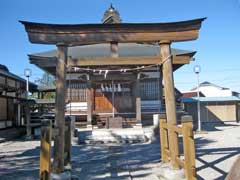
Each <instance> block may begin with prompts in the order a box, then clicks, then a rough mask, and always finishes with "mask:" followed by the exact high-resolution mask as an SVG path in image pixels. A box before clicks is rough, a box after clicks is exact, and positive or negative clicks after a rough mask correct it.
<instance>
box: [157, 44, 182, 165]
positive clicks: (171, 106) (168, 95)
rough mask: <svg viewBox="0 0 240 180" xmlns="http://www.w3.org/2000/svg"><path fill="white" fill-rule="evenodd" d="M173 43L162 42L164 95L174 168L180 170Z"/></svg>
mask: <svg viewBox="0 0 240 180" xmlns="http://www.w3.org/2000/svg"><path fill="white" fill-rule="evenodd" d="M170 44H171V42H170V41H160V54H161V56H162V60H163V65H162V74H163V81H164V93H165V104H166V117H167V124H168V125H169V126H170V129H169V134H168V139H169V149H170V154H171V160H172V162H171V163H172V166H173V167H174V168H179V166H178V164H177V162H176V157H177V156H178V155H179V148H178V136H177V134H176V133H174V131H173V130H172V129H173V128H172V127H173V126H174V125H176V124H177V114H176V101H175V93H174V80H173V70H172V56H171V47H170Z"/></svg>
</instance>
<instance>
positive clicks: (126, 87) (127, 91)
mask: <svg viewBox="0 0 240 180" xmlns="http://www.w3.org/2000/svg"><path fill="white" fill-rule="evenodd" d="M119 84H120V86H121V89H119ZM101 86H102V85H101V84H97V85H96V87H95V91H94V96H95V102H94V109H95V111H96V112H109V113H111V112H112V111H113V106H114V112H115V113H128V112H134V104H133V102H134V101H133V97H132V88H131V85H130V83H116V82H115V83H114V86H115V87H116V88H115V90H114V95H113V94H112V93H113V92H112V90H113V88H111V90H110V89H108V90H107V91H102V88H101ZM103 86H104V87H105V88H106V87H110V83H109V84H107V83H105V84H104V85H103ZM117 87H118V89H117ZM105 90H106V89H105ZM113 99H114V100H113ZM113 101H114V102H113ZM113 104H114V105H113Z"/></svg>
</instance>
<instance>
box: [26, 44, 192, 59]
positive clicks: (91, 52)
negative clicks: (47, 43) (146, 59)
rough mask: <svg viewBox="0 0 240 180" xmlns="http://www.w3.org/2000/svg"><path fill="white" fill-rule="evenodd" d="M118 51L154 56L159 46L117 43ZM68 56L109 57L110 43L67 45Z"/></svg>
mask: <svg viewBox="0 0 240 180" xmlns="http://www.w3.org/2000/svg"><path fill="white" fill-rule="evenodd" d="M171 50H172V54H173V55H181V54H187V53H193V51H186V50H180V49H173V48H172V49H171ZM118 52H119V56H120V57H131V56H156V55H159V54H160V47H159V45H152V44H137V43H120V44H119V45H118ZM30 55H34V56H42V57H56V56H57V51H56V50H52V51H46V52H41V53H35V54H30ZM68 56H71V57H72V58H96V57H99V58H100V57H110V56H111V52H110V44H93V45H85V46H74V47H69V48H68Z"/></svg>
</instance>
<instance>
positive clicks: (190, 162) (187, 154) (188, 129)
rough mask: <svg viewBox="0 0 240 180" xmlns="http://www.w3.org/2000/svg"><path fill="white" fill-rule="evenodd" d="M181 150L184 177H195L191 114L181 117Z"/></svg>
mask: <svg viewBox="0 0 240 180" xmlns="http://www.w3.org/2000/svg"><path fill="white" fill-rule="evenodd" d="M182 129H183V151H184V169H185V177H186V179H189V180H195V179H197V175H196V165H195V144H194V137H193V122H192V117H191V116H183V117H182Z"/></svg>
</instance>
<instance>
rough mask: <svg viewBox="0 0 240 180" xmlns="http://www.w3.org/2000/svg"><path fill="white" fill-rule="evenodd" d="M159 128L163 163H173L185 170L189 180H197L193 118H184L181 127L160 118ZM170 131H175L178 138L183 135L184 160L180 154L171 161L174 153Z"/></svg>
mask: <svg viewBox="0 0 240 180" xmlns="http://www.w3.org/2000/svg"><path fill="white" fill-rule="evenodd" d="M159 127H160V141H161V156H162V161H163V162H164V163H167V162H169V161H171V162H173V164H178V166H179V167H182V168H184V170H185V177H186V179H187V180H193V179H196V175H197V174H196V167H195V144H194V137H193V122H192V117H191V116H183V117H182V124H181V125H168V124H167V120H166V118H160V126H159ZM169 131H173V132H174V133H176V134H178V136H180V135H182V139H183V159H181V158H180V155H179V154H176V157H175V158H174V159H171V152H173V150H171V149H170V148H169V140H168V139H169ZM178 146H179V145H178Z"/></svg>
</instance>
